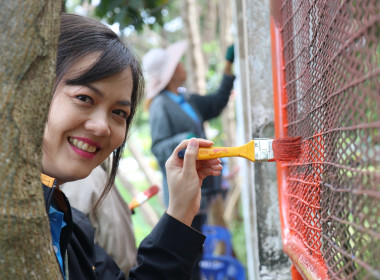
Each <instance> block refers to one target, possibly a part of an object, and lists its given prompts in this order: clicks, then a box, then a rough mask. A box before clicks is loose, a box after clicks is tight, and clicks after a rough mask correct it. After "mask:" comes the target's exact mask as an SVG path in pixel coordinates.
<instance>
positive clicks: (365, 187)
mask: <svg viewBox="0 0 380 280" xmlns="http://www.w3.org/2000/svg"><path fill="white" fill-rule="evenodd" d="M278 4H279V5H281V14H282V20H281V30H282V37H283V46H284V50H283V54H284V63H285V78H286V92H287V104H286V109H287V114H288V124H287V129H288V135H289V136H299V135H301V136H302V137H303V141H302V155H301V157H300V158H299V159H298V160H297V161H296V162H292V163H290V164H289V166H288V167H289V168H288V171H287V182H288V187H287V190H286V197H287V200H288V202H289V203H288V205H289V214H288V215H289V217H288V220H289V227H290V232H291V234H292V235H294V236H296V237H297V239H298V240H299V242H301V243H302V244H303V246H304V247H305V248H307V251H308V252H309V253H310V254H311V255H314V256H315V257H316V258H317V259H319V260H320V261H321V262H323V263H325V265H326V267H327V271H328V275H329V277H330V278H331V279H380V133H379V130H380V118H379V115H380V1H379V0H367V1H365V0H362V1H359V0H357V1H344V0H319V1H317V0H314V1H311V0H303V1H300V0H298V1H297V0H293V1H292V0H289V1H287V0H282V1H278Z"/></svg>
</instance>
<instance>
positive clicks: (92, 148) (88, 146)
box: [69, 137, 96, 153]
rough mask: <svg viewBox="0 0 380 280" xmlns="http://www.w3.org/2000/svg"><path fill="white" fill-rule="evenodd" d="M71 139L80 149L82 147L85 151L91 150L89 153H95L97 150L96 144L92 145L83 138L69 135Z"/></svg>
mask: <svg viewBox="0 0 380 280" xmlns="http://www.w3.org/2000/svg"><path fill="white" fill-rule="evenodd" d="M69 141H70V143H71V144H73V145H74V146H75V147H77V148H78V149H81V150H83V151H86V152H89V153H94V152H95V151H96V147H95V146H91V145H89V144H87V143H84V142H83V141H81V140H78V139H75V138H71V137H69Z"/></svg>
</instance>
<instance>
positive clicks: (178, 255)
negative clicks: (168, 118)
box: [41, 14, 222, 279]
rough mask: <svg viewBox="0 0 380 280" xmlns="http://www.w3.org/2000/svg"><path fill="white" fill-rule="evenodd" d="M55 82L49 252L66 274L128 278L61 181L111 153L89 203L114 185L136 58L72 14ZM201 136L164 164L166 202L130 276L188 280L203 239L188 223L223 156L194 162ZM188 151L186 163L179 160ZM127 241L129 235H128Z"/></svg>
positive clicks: (48, 145) (65, 21)
mask: <svg viewBox="0 0 380 280" xmlns="http://www.w3.org/2000/svg"><path fill="white" fill-rule="evenodd" d="M55 81H56V83H55V86H54V95H53V99H52V102H51V105H50V110H49V115H48V121H47V123H46V128H45V133H44V138H43V158H42V174H41V181H42V183H43V190H44V195H45V202H46V210H47V212H48V215H49V220H50V228H51V234H52V241H53V248H54V253H55V255H56V256H57V260H58V263H59V265H60V268H61V271H62V275H63V277H64V278H65V279H68V278H69V276H70V279H125V277H126V275H124V274H123V273H122V272H121V270H120V269H119V267H118V266H117V264H116V263H115V262H114V261H113V259H112V258H111V257H110V256H109V255H108V254H107V253H106V252H105V251H104V250H103V249H102V248H101V247H100V246H98V245H96V244H95V242H94V230H93V228H92V226H91V224H90V221H89V220H88V218H87V217H86V215H85V214H83V213H82V212H80V211H78V210H76V209H75V208H72V207H71V206H70V203H69V201H68V199H67V198H66V196H65V195H64V193H63V192H62V191H61V190H60V188H59V185H60V184H63V183H66V182H70V181H76V180H79V179H83V178H85V177H87V176H88V175H89V174H90V173H91V172H92V171H93V170H94V169H95V168H96V167H97V166H99V165H100V164H101V163H102V162H103V161H104V160H105V159H106V158H108V157H109V155H110V154H112V161H113V162H112V164H111V166H112V169H111V172H110V175H109V179H108V182H107V184H106V185H105V187H104V190H103V192H102V194H101V196H100V198H99V199H98V200H97V201H96V203H95V205H94V208H95V209H96V208H97V206H98V205H99V203H101V201H102V200H103V199H104V197H105V196H106V195H107V193H108V192H109V191H110V189H111V188H112V186H113V185H114V181H115V176H116V172H117V169H118V164H119V160H120V157H121V155H122V151H123V148H124V144H125V141H126V138H127V135H128V131H129V127H130V124H131V122H132V120H133V117H134V115H135V112H136V108H137V106H138V103H139V102H140V100H141V96H142V93H143V88H144V86H143V85H144V82H143V77H142V71H141V67H140V64H139V62H138V60H137V58H136V57H135V55H134V54H133V53H132V52H131V51H130V49H129V48H128V47H126V46H125V45H124V44H123V43H122V42H121V41H120V39H119V38H118V36H117V35H116V34H115V33H114V32H113V31H112V30H110V29H109V28H108V27H106V26H104V25H103V24H101V23H100V22H98V21H96V20H92V19H88V18H85V17H81V16H77V15H69V14H64V15H62V18H61V34H60V38H59V46H58V54H57V66H56V80H55ZM212 144H213V143H212V142H211V141H207V140H204V139H190V140H185V141H183V142H181V143H180V144H179V145H178V147H176V148H175V149H174V151H173V154H172V156H171V157H170V158H169V159H168V161H167V165H166V168H167V174H168V185H169V193H170V195H171V200H170V201H171V202H170V203H169V206H168V209H167V211H166V213H165V214H164V215H163V217H162V218H161V220H160V221H159V223H158V224H157V225H156V227H155V228H154V229H153V231H152V233H151V234H150V235H148V236H147V237H146V239H145V240H144V241H142V242H141V244H140V247H139V251H138V257H137V259H138V264H137V266H136V267H134V268H132V270H131V271H130V273H129V279H188V278H189V277H190V274H191V271H192V267H193V263H194V260H195V259H196V258H197V257H198V256H199V254H200V253H201V250H202V244H203V241H204V238H205V237H204V236H203V235H202V234H200V233H199V232H198V231H195V230H194V229H192V228H191V227H190V224H191V222H192V220H193V218H194V216H195V214H196V213H197V212H198V209H199V206H200V196H201V192H200V187H201V184H202V181H203V179H204V178H205V177H207V176H209V175H219V174H220V170H221V168H222V167H221V165H220V160H218V159H214V160H208V161H202V162H198V161H197V160H196V156H197V152H198V148H199V147H210V146H211V145H212ZM183 148H187V152H186V156H185V158H184V160H182V159H179V158H178V157H177V153H178V151H179V150H181V149H183ZM125 238H128V236H126V237H125Z"/></svg>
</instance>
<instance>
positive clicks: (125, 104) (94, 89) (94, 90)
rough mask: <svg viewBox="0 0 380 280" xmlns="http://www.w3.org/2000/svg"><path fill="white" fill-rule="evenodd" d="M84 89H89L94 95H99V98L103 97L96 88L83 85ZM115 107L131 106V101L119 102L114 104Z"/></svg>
mask: <svg viewBox="0 0 380 280" xmlns="http://www.w3.org/2000/svg"><path fill="white" fill-rule="evenodd" d="M84 86H85V87H87V88H89V89H91V90H92V91H93V92H94V93H95V94H96V95H99V96H100V97H104V94H103V92H101V91H100V90H99V89H97V88H96V87H94V86H92V85H89V84H87V85H84ZM116 104H117V105H120V106H132V103H131V101H128V100H120V101H118V102H116Z"/></svg>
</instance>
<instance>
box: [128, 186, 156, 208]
mask: <svg viewBox="0 0 380 280" xmlns="http://www.w3.org/2000/svg"><path fill="white" fill-rule="evenodd" d="M158 191H159V188H158V187H157V186H156V185H153V186H151V187H150V188H149V189H147V190H145V191H143V192H139V193H138V194H137V195H136V196H135V197H134V198H133V199H132V201H131V202H130V203H129V205H128V206H129V209H131V210H132V211H133V210H134V209H135V208H136V207H138V206H140V205H141V204H143V203H144V202H146V201H147V200H148V199H149V198H151V197H152V196H154V195H155V194H156V193H158Z"/></svg>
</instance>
